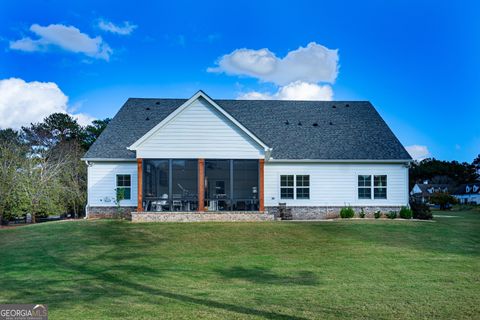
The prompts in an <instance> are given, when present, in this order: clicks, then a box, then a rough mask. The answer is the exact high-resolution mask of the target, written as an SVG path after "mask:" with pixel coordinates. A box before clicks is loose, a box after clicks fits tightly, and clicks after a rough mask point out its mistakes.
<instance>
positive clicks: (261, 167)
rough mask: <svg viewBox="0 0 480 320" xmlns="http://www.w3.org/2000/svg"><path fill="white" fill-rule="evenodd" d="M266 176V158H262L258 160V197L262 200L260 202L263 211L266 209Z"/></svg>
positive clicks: (260, 208)
mask: <svg viewBox="0 0 480 320" xmlns="http://www.w3.org/2000/svg"><path fill="white" fill-rule="evenodd" d="M264 177H265V159H260V160H259V161H258V179H259V180H260V181H259V185H258V189H260V190H259V192H258V199H259V201H260V204H259V210H260V211H261V212H263V211H265V190H264V184H265V183H264V180H265V179H264Z"/></svg>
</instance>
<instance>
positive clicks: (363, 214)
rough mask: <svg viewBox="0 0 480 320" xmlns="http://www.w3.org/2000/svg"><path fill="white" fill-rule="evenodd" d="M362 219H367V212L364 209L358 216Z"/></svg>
mask: <svg viewBox="0 0 480 320" xmlns="http://www.w3.org/2000/svg"><path fill="white" fill-rule="evenodd" d="M358 216H359V217H360V218H365V210H363V208H362V209H361V210H360V213H359V214H358Z"/></svg>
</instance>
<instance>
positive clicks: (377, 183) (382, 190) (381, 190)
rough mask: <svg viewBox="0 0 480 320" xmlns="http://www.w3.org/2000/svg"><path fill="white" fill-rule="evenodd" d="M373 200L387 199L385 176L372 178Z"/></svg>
mask: <svg viewBox="0 0 480 320" xmlns="http://www.w3.org/2000/svg"><path fill="white" fill-rule="evenodd" d="M373 198H374V199H387V176H386V175H381V176H373Z"/></svg>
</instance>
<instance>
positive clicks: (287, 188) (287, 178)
mask: <svg viewBox="0 0 480 320" xmlns="http://www.w3.org/2000/svg"><path fill="white" fill-rule="evenodd" d="M294 177H295V176H294V175H293V174H292V175H284V176H280V198H281V199H293V191H294V190H295V185H294V181H295V180H294Z"/></svg>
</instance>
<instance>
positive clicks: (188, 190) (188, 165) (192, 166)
mask: <svg viewBox="0 0 480 320" xmlns="http://www.w3.org/2000/svg"><path fill="white" fill-rule="evenodd" d="M197 172H198V161H197V160H172V199H174V200H175V199H194V198H196V197H197V189H198V183H197V178H198V173H197Z"/></svg>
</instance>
